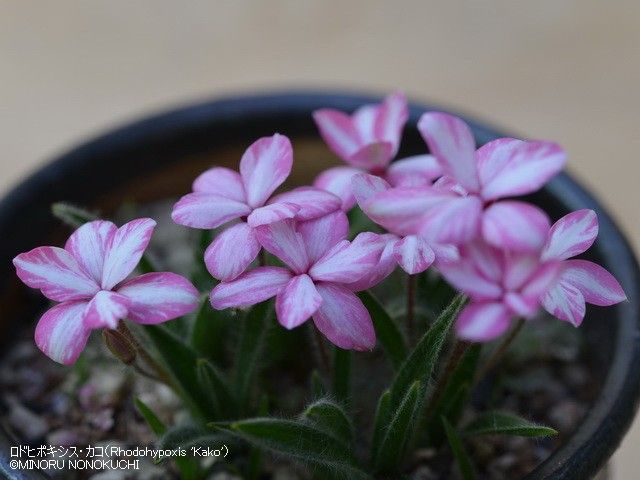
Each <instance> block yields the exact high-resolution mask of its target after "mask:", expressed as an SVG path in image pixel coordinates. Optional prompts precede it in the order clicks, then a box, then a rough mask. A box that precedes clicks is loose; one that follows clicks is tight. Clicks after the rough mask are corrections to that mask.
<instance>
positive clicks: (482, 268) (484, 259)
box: [461, 241, 504, 284]
mask: <svg viewBox="0 0 640 480" xmlns="http://www.w3.org/2000/svg"><path fill="white" fill-rule="evenodd" d="M461 251H462V255H463V256H464V261H468V262H470V263H471V264H472V265H473V267H474V269H475V270H476V271H477V272H478V273H479V274H480V275H482V276H483V277H484V278H486V279H488V280H490V281H491V282H495V283H496V284H498V283H500V282H502V276H503V273H504V271H503V267H504V261H503V255H502V252H500V251H498V250H496V249H495V248H492V247H491V246H490V245H487V244H486V243H484V242H482V241H477V242H472V243H468V244H466V245H464V246H462V247H461Z"/></svg>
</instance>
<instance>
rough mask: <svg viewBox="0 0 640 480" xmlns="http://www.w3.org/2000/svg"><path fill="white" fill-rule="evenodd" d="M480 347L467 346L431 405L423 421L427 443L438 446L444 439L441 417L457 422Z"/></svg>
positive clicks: (466, 396)
mask: <svg viewBox="0 0 640 480" xmlns="http://www.w3.org/2000/svg"><path fill="white" fill-rule="evenodd" d="M481 349H482V345H481V344H474V345H471V346H470V347H469V348H467V350H466V351H465V352H464V354H463V355H462V357H461V358H460V360H459V361H458V363H457V365H456V366H455V368H454V370H453V372H452V373H451V376H450V377H449V381H448V382H447V384H446V385H445V386H444V390H443V392H442V395H441V396H440V398H439V400H438V401H437V403H436V404H435V405H434V406H433V407H432V408H433V413H432V414H431V415H429V418H427V419H426V422H425V425H427V429H428V430H427V437H428V438H429V443H431V444H433V445H436V446H438V445H440V444H441V443H442V441H443V440H444V435H445V432H444V428H443V424H442V422H441V421H440V418H441V417H445V418H446V419H447V421H448V422H449V423H450V424H451V425H453V426H454V427H455V426H456V425H457V424H458V420H459V419H460V415H461V414H462V411H463V409H464V407H465V406H466V404H467V403H468V402H469V397H470V395H471V389H472V387H473V383H474V378H475V375H476V371H477V369H478V360H479V358H480V350H481Z"/></svg>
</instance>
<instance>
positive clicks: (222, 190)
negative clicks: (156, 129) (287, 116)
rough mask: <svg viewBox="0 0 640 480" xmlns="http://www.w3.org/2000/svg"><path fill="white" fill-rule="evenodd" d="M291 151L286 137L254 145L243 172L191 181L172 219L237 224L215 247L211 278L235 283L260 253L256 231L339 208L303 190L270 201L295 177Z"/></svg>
mask: <svg viewBox="0 0 640 480" xmlns="http://www.w3.org/2000/svg"><path fill="white" fill-rule="evenodd" d="M292 164H293V150H292V147H291V142H290V141H289V139H288V138H287V137H285V136H284V135H279V134H275V135H273V136H271V137H263V138H260V139H259V140H257V141H255V142H254V143H253V144H252V145H251V146H250V147H249V148H248V149H247V150H246V152H245V153H244V155H243V156H242V159H241V160H240V173H238V172H236V171H234V170H231V169H229V168H225V167H214V168H211V169H210V170H207V171H206V172H204V173H203V174H202V175H200V176H199V177H198V178H197V179H196V180H195V181H194V183H193V192H192V193H190V194H188V195H185V196H184V197H182V198H181V199H180V201H178V203H176V205H175V206H174V208H173V212H172V218H173V220H174V221H175V222H176V223H178V224H180V225H185V226H187V227H192V228H202V229H213V228H216V227H219V226H221V225H224V224H227V223H229V222H232V221H235V223H233V224H232V225H230V226H229V227H227V228H226V229H225V230H224V231H223V232H222V233H221V234H220V235H218V236H217V237H216V238H215V240H214V241H213V242H212V243H211V245H210V246H209V248H208V249H207V251H206V252H205V263H206V265H207V268H208V270H209V272H210V273H211V275H213V276H214V277H215V278H217V279H219V280H223V281H228V280H233V279H234V278H236V277H237V276H238V275H240V274H241V273H242V272H244V271H245V270H246V268H247V267H248V266H249V265H250V264H251V263H252V262H253V261H254V260H255V259H256V257H257V256H258V253H259V252H260V248H261V247H260V244H259V243H258V239H257V237H256V233H255V232H256V228H257V227H259V226H261V225H267V224H269V223H272V222H276V221H279V220H283V219H285V218H294V217H295V218H299V219H303V220H309V219H312V218H317V217H319V216H321V215H324V214H326V213H329V212H332V211H335V210H337V209H338V208H340V199H339V198H337V197H336V196H335V195H333V194H331V193H329V192H326V191H324V190H320V189H317V188H312V187H301V188H297V189H294V190H292V191H290V192H287V193H283V194H281V195H277V196H275V197H273V198H270V197H271V195H272V194H273V192H274V191H275V190H276V189H277V188H278V187H279V186H280V185H282V183H283V182H284V181H285V180H286V178H287V177H288V176H289V173H291V167H292Z"/></svg>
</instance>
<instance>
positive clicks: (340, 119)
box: [313, 92, 442, 210]
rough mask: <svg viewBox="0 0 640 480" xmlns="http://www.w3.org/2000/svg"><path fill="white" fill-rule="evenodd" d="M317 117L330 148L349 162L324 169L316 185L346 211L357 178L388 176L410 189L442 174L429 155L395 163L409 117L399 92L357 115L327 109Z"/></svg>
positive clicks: (317, 123) (352, 203)
mask: <svg viewBox="0 0 640 480" xmlns="http://www.w3.org/2000/svg"><path fill="white" fill-rule="evenodd" d="M313 118H314V120H315V122H316V125H317V126H318V129H319V130H320V135H322V138H323V139H324V141H325V142H326V143H327V145H328V146H329V148H330V149H331V150H332V151H333V152H334V153H335V154H336V155H337V156H338V157H340V158H341V159H342V160H343V161H344V162H345V163H347V164H348V166H340V167H334V168H329V169H327V170H325V171H324V172H322V173H321V174H320V175H319V176H318V177H317V178H316V180H315V182H314V186H316V187H318V188H322V189H324V190H327V191H329V192H332V193H334V194H336V195H337V196H339V197H340V198H341V199H342V208H343V210H349V209H351V207H353V206H354V205H355V198H354V196H353V191H352V188H351V177H352V176H353V175H354V174H357V173H363V172H365V173H371V174H374V175H379V176H382V177H384V178H386V179H387V180H388V181H389V182H390V183H391V184H392V185H412V186H416V185H427V184H429V185H430V184H431V182H432V181H433V180H434V179H436V178H438V177H439V176H441V175H442V169H441V168H440V166H439V165H438V163H437V162H436V160H435V158H434V157H433V156H431V155H417V156H415V157H409V158H405V159H402V160H398V161H396V162H393V163H391V160H393V158H394V157H395V156H396V154H397V153H398V149H399V147H400V140H401V138H402V130H403V128H404V125H405V123H407V119H408V118H409V109H408V106H407V99H406V98H405V96H404V95H403V94H402V93H400V92H396V93H392V94H391V95H389V96H387V97H386V98H385V99H384V101H383V102H382V103H380V104H375V105H365V106H363V107H360V108H359V109H357V110H356V111H355V112H354V113H353V115H347V114H346V113H344V112H341V111H339V110H334V109H329V108H324V109H321V110H316V111H315V112H313Z"/></svg>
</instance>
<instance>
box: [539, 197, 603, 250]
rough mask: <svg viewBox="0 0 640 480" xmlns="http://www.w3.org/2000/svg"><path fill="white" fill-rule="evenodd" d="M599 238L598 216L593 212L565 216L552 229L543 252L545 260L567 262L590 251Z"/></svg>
mask: <svg viewBox="0 0 640 480" xmlns="http://www.w3.org/2000/svg"><path fill="white" fill-rule="evenodd" d="M597 236H598V216H597V215H596V212H594V211H593V210H588V209H584V210H578V211H576V212H571V213H570V214H568V215H565V216H564V217H562V218H561V219H560V220H558V221H557V222H556V223H554V224H553V226H552V227H551V231H550V232H549V236H548V238H547V243H546V245H545V247H544V251H543V252H542V258H543V259H545V260H548V259H551V258H555V259H557V260H565V259H567V258H571V257H575V256H576V255H579V254H581V253H582V252H585V251H587V250H588V249H589V247H590V246H591V245H593V242H594V241H595V239H596V237H597Z"/></svg>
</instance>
